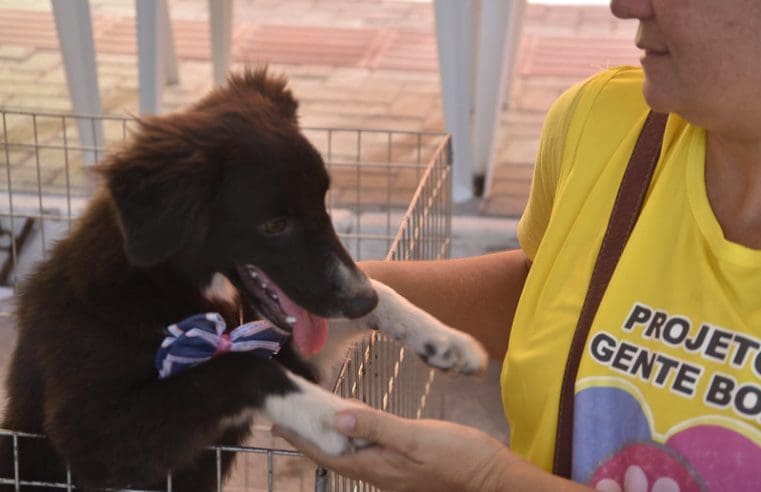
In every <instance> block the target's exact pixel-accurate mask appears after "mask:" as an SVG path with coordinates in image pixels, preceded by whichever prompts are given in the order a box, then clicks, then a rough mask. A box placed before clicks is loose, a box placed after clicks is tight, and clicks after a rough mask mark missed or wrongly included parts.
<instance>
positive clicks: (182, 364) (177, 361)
mask: <svg viewBox="0 0 761 492" xmlns="http://www.w3.org/2000/svg"><path fill="white" fill-rule="evenodd" d="M226 329H227V325H226V324H225V320H224V319H222V316H220V315H219V314H218V313H205V314H196V315H194V316H191V317H190V318H187V319H184V320H182V321H180V322H179V323H177V324H174V325H171V326H170V327H168V328H167V331H169V335H168V336H167V337H166V338H165V339H164V341H163V342H162V343H161V348H160V349H159V351H158V352H157V353H156V359H155V364H156V369H158V371H159V378H166V377H169V376H172V375H174V374H178V373H180V372H182V371H184V370H185V369H188V368H190V367H193V366H195V365H197V364H201V363H203V362H206V361H207V360H209V359H211V358H212V357H214V356H216V355H219V354H223V353H225V352H253V353H254V354H256V355H258V356H260V357H263V358H267V359H271V358H272V357H273V356H274V355H275V354H277V353H278V352H279V351H280V347H281V346H282V345H283V344H284V343H285V341H286V340H287V339H288V335H286V334H284V333H282V332H280V331H278V330H277V329H275V328H274V327H273V325H272V323H270V322H269V321H265V320H257V321H252V322H250V323H246V324H244V325H241V326H239V327H237V328H235V329H234V330H232V331H231V332H230V333H229V334H228V333H225V330H226Z"/></svg>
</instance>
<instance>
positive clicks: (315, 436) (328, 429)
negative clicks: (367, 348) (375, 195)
mask: <svg viewBox="0 0 761 492" xmlns="http://www.w3.org/2000/svg"><path fill="white" fill-rule="evenodd" d="M288 376H289V378H290V379H291V380H292V381H293V383H294V385H295V386H296V390H295V391H290V392H287V393H284V394H281V395H272V396H268V397H267V399H266V400H265V404H264V409H265V412H266V413H267V414H268V416H269V417H270V418H271V419H272V421H273V422H274V423H276V424H277V425H279V426H281V427H284V428H286V429H289V430H292V431H294V432H296V433H297V434H299V435H300V436H301V437H304V438H306V439H307V440H309V441H311V442H312V443H313V444H315V445H317V446H318V447H319V448H320V449H321V450H322V451H323V452H325V453H328V454H332V455H340V454H344V453H346V452H349V451H350V450H352V449H355V448H360V447H364V446H367V444H368V443H366V442H364V441H360V440H354V439H351V438H349V437H347V436H345V435H343V434H341V433H340V432H338V431H336V430H334V429H333V428H332V422H333V419H334V417H335V415H336V413H337V412H339V411H341V410H345V409H348V408H352V407H355V406H358V404H357V403H353V402H351V401H349V400H344V399H343V398H340V397H338V396H336V395H334V394H332V393H330V392H328V391H326V390H324V389H322V388H320V387H319V386H317V385H315V384H312V383H310V382H308V381H307V380H305V379H303V378H301V377H299V376H296V375H294V374H290V373H289V374H288Z"/></svg>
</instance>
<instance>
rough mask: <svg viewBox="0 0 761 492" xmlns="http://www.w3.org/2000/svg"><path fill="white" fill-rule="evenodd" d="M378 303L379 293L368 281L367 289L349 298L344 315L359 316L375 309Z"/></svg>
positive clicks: (348, 316) (349, 316)
mask: <svg viewBox="0 0 761 492" xmlns="http://www.w3.org/2000/svg"><path fill="white" fill-rule="evenodd" d="M377 305H378V294H376V293H375V290H374V289H373V288H372V287H371V286H370V284H369V283H368V285H367V289H362V292H361V293H357V294H355V295H354V296H352V298H351V299H348V300H347V302H346V305H345V307H344V315H345V316H346V317H347V318H359V317H362V316H364V315H366V314H367V313H369V312H370V311H372V310H373V309H375V306H377Z"/></svg>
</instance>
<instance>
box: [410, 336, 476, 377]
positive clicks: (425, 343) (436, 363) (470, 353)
mask: <svg viewBox="0 0 761 492" xmlns="http://www.w3.org/2000/svg"><path fill="white" fill-rule="evenodd" d="M445 328H447V330H441V329H440V330H436V331H434V332H429V333H423V334H416V335H422V336H415V337H410V338H411V340H410V341H409V342H408V343H407V345H410V346H411V347H410V348H412V349H413V350H415V352H416V353H417V354H418V355H420V358H422V359H423V360H424V361H425V362H426V363H427V364H428V365H430V366H433V367H436V368H438V369H443V370H448V371H455V372H459V373H462V374H481V373H483V372H484V371H485V370H486V365H487V364H488V362H489V357H488V355H487V353H486V350H484V348H483V347H482V346H481V344H480V343H478V342H477V341H476V340H475V339H474V338H473V337H471V336H470V335H467V334H465V333H462V332H460V331H456V330H454V329H451V328H449V327H445Z"/></svg>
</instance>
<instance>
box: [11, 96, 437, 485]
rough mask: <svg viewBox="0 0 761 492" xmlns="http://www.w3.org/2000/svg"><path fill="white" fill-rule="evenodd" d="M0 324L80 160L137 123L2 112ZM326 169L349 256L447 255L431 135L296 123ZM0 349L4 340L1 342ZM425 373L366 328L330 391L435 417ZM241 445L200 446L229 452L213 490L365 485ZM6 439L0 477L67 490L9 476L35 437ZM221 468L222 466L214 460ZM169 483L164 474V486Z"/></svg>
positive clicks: (77, 202)
mask: <svg viewBox="0 0 761 492" xmlns="http://www.w3.org/2000/svg"><path fill="white" fill-rule="evenodd" d="M0 120H1V121H0V131H2V138H1V139H0V162H3V163H4V166H5V169H4V172H3V173H0V289H4V291H5V300H3V301H0V312H2V313H4V314H6V317H0V322H6V323H11V322H12V319H11V318H9V317H7V315H8V313H9V312H10V310H11V308H12V304H13V296H14V292H15V288H16V286H17V285H18V283H19V282H20V281H21V279H23V277H24V275H26V274H27V273H28V272H30V271H31V270H32V268H33V267H34V264H35V263H36V262H37V261H39V260H40V259H42V258H45V256H46V252H47V250H48V249H49V248H50V247H51V246H52V244H53V243H54V242H55V241H56V239H57V238H60V237H61V236H62V235H64V234H66V233H67V232H68V231H69V230H70V229H71V224H72V223H73V222H74V221H76V220H77V218H78V217H79V215H80V213H81V212H82V210H83V209H84V207H85V206H86V203H87V201H88V199H89V197H90V196H91V195H92V194H93V192H94V190H95V189H96V188H97V183H96V178H95V176H94V173H90V172H89V171H88V165H89V164H91V163H93V162H97V161H98V160H100V159H101V158H102V157H103V156H104V155H106V153H108V152H109V151H110V150H112V149H113V148H115V146H118V145H120V144H121V143H122V142H124V141H125V140H126V139H127V138H128V136H129V134H130V131H131V128H132V127H133V125H134V124H135V123H134V121H133V120H132V119H130V118H128V117H121V116H81V115H69V114H57V113H39V112H29V111H18V110H7V109H6V110H3V109H0ZM81 121H85V122H87V123H88V124H89V126H90V127H92V128H93V132H95V128H96V126H97V127H99V128H102V129H103V132H102V134H103V135H104V139H103V141H102V142H100V143H99V145H98V146H96V147H85V146H82V145H80V144H79V143H78V139H77V138H76V135H77V128H78V127H79V125H78V123H79V122H81ZM303 131H304V133H305V135H306V136H307V138H309V140H310V141H311V142H312V143H313V144H314V145H315V147H317V149H318V150H319V151H320V152H321V154H322V155H323V158H324V160H325V162H326V164H327V166H328V169H329V172H330V174H331V182H332V185H331V190H330V191H329V193H328V197H327V204H328V208H329V210H330V211H331V215H332V217H333V221H334V226H335V227H336V230H337V232H338V235H339V237H340V238H341V239H342V240H343V241H344V244H345V245H346V246H347V249H348V250H349V251H350V253H351V254H352V255H353V256H354V257H355V258H356V259H382V258H385V259H387V260H409V259H436V258H444V257H447V256H448V255H449V248H450V235H451V230H450V222H451V220H450V219H451V209H450V202H451V198H450V188H451V164H452V162H451V151H450V143H449V138H448V137H447V136H445V135H442V134H439V133H419V132H403V131H379V130H360V129H336V128H305V129H304V130H303ZM5 345H6V346H9V345H10V344H5ZM433 377H434V373H433V371H432V370H430V369H429V368H428V367H427V366H425V365H424V364H422V363H421V362H420V360H419V359H418V358H417V357H416V356H415V355H414V354H412V353H410V352H408V351H406V350H405V349H404V348H402V347H400V346H398V345H397V344H396V343H395V342H393V341H391V340H389V339H386V338H384V337H383V336H380V335H378V334H377V333H373V334H371V335H368V336H367V337H365V338H363V339H362V340H361V341H360V342H359V343H358V344H357V345H355V346H354V347H352V348H350V349H348V351H347V353H346V356H345V357H344V358H343V360H342V362H341V364H340V367H339V369H338V370H337V373H336V375H335V382H334V383H333V384H332V388H333V389H334V391H335V393H337V394H339V395H341V396H343V397H347V398H355V399H358V400H360V401H363V402H365V403H367V404H369V405H371V406H373V407H376V408H380V409H382V410H384V411H389V412H392V413H395V414H397V415H401V416H405V417H410V418H420V417H421V416H423V415H426V416H433V415H432V414H431V413H430V409H427V407H429V405H427V403H428V402H427V399H428V395H429V393H430V388H431V384H432V382H433ZM253 434H254V437H253V438H252V439H251V441H250V442H249V443H247V445H246V446H240V447H234V448H233V447H217V448H212V449H210V452H213V453H215V454H216V456H217V463H218V464H221V459H222V456H223V455H224V454H225V453H233V452H234V453H236V454H237V457H236V467H235V469H234V472H233V474H232V476H231V477H230V478H229V480H227V482H226V483H224V484H223V483H222V477H221V476H219V474H218V477H217V484H218V485H217V490H220V491H221V490H226V491H258V490H269V491H272V490H287V491H303V490H319V491H327V490H333V491H359V490H361V491H367V490H374V489H373V488H371V487H369V486H368V485H367V484H363V483H361V482H356V481H353V480H349V479H347V478H344V477H340V476H337V475H334V474H332V473H330V472H328V471H326V470H323V469H319V468H318V469H317V470H315V468H314V465H313V464H311V462H309V461H308V460H307V459H306V458H304V457H303V456H302V455H301V454H300V453H299V452H297V451H294V450H292V449H289V448H288V446H287V444H286V443H285V442H284V441H281V440H279V439H277V438H275V437H273V436H272V435H271V434H269V432H268V429H267V427H266V426H264V425H255V426H254V432H253ZM0 438H2V439H12V440H13V443H14V449H15V451H16V452H15V454H14V469H15V470H16V474H15V476H10V477H0V485H4V486H8V485H10V486H13V487H14V488H15V489H16V490H24V486H31V485H45V486H48V487H51V488H52V489H60V490H76V487H75V485H74V484H73V483H72V479H71V475H70V474H67V477H66V479H65V480H62V481H59V482H56V483H46V484H33V483H26V482H23V481H21V480H20V479H19V477H18V469H19V468H18V467H19V462H20V461H22V460H23V459H24V456H23V453H21V452H19V441H21V440H25V439H30V440H34V439H44V437H43V436H39V435H33V434H28V433H23V432H16V431H14V430H0ZM217 469H218V470H221V465H220V466H218V467H217ZM162 490H167V491H169V490H172V484H171V477H167V484H166V487H165V489H162Z"/></svg>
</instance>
